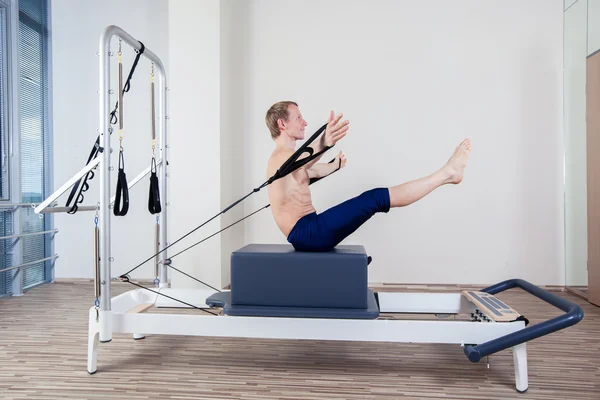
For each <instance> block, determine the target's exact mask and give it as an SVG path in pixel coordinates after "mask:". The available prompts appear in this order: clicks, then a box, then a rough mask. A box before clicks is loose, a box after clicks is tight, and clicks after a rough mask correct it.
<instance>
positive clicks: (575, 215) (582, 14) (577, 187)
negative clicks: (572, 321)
mask: <svg viewBox="0 0 600 400" xmlns="http://www.w3.org/2000/svg"><path fill="white" fill-rule="evenodd" d="M587 9H588V0H578V1H577V2H576V3H574V4H573V5H572V6H570V7H569V8H568V9H567V10H566V11H565V16H564V21H565V22H564V25H565V36H564V48H565V61H564V63H565V64H564V68H565V71H564V86H565V99H564V105H565V246H566V248H565V250H566V263H565V271H566V276H565V280H566V284H567V285H572V286H579V285H586V284H587V277H588V275H587V256H588V254H587V191H586V186H587V185H586V183H587V181H586V176H587V163H586V159H587V158H586V154H587V153H586V127H585V124H586V122H585V102H586V101H585V82H586V57H587V54H588V50H587V47H588V46H587V45H588V40H587V29H586V26H587Z"/></svg>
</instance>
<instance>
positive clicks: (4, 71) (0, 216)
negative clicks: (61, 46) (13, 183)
mask: <svg viewBox="0 0 600 400" xmlns="http://www.w3.org/2000/svg"><path fill="white" fill-rule="evenodd" d="M9 18H10V7H9V3H7V2H6V1H5V0H0V201H2V202H4V201H7V200H10V193H9V189H8V188H9V187H10V180H9V176H10V175H9V174H8V166H9V160H8V158H7V157H5V155H6V152H7V150H8V148H7V143H8V138H9V137H10V128H11V127H10V125H9V107H8V104H9V100H11V96H10V94H9V85H8V68H9V64H8V60H9V57H8V54H9V49H10V46H9V45H10V42H9ZM12 233H13V224H12V212H11V211H4V209H2V210H0V236H1V237H4V236H9V235H12ZM12 255H13V254H12V246H11V242H10V240H8V239H3V240H0V269H4V268H6V267H9V266H11V264H12ZM11 278H12V274H11V273H9V272H0V296H2V295H6V294H10V293H11V292H12V279H11Z"/></svg>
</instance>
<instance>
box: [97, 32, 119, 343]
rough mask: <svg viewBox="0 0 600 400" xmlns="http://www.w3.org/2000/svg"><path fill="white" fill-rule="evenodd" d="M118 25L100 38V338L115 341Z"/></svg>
mask: <svg viewBox="0 0 600 400" xmlns="http://www.w3.org/2000/svg"><path fill="white" fill-rule="evenodd" d="M115 30H116V29H115V27H111V26H109V27H108V28H106V29H105V31H104V32H103V34H102V36H101V37H100V51H99V53H98V55H99V72H100V76H99V83H100V86H99V93H100V102H99V109H98V112H99V119H100V150H101V153H100V158H101V161H100V164H99V165H98V168H99V169H100V210H99V218H100V221H99V222H100V240H99V242H100V246H99V247H100V253H99V254H100V341H101V342H109V341H111V340H112V327H111V322H112V315H111V304H110V302H111V294H110V281H111V272H110V270H111V268H110V261H109V258H110V254H111V252H110V209H109V205H110V170H109V168H110V153H111V151H110V150H111V149H110V131H109V129H111V128H110V120H109V118H110V116H109V108H110V105H109V101H110V93H109V90H110V54H109V52H110V41H111V38H112V36H113V35H114V33H115Z"/></svg>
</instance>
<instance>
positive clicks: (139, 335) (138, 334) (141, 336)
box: [133, 333, 146, 340]
mask: <svg viewBox="0 0 600 400" xmlns="http://www.w3.org/2000/svg"><path fill="white" fill-rule="evenodd" d="M145 337H146V336H144V335H143V334H142V333H134V334H133V340H141V339H144V338H145Z"/></svg>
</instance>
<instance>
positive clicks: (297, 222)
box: [265, 101, 471, 251]
mask: <svg viewBox="0 0 600 400" xmlns="http://www.w3.org/2000/svg"><path fill="white" fill-rule="evenodd" d="M341 118H342V114H339V115H337V116H334V113H333V111H332V112H331V114H330V116H329V119H328V121H327V128H326V130H325V132H324V133H323V134H322V135H321V137H320V138H319V139H317V140H316V141H315V142H314V143H313V144H312V145H311V146H310V147H312V148H313V149H314V153H317V152H319V151H321V150H323V149H324V148H325V147H326V146H328V147H331V146H333V145H334V144H336V143H337V142H338V141H339V140H340V139H342V138H343V137H344V136H346V133H347V132H348V129H349V126H350V125H349V122H348V121H343V122H340V120H341ZM265 122H266V124H267V127H268V128H269V130H270V132H271V137H272V139H273V140H274V142H275V150H273V153H272V154H271V158H270V159H269V162H268V166H267V178H269V177H271V176H273V174H275V172H276V171H277V170H278V169H279V167H280V166H281V165H282V164H283V163H284V162H285V161H286V160H287V159H288V158H289V157H290V156H291V155H292V154H293V153H294V152H295V148H296V141H297V140H302V139H304V129H305V128H306V125H307V123H306V121H305V120H304V118H302V114H301V113H300V109H299V108H298V105H297V104H296V103H295V102H291V101H282V102H278V103H275V104H274V105H273V106H271V108H270V109H269V110H268V111H267V115H266V117H265ZM470 152H471V141H470V140H469V139H465V140H464V141H463V142H462V143H460V144H459V145H458V147H457V148H456V150H455V151H454V154H453V155H452V156H451V157H450V159H449V160H448V161H447V162H446V164H445V165H444V166H443V167H442V168H440V169H439V170H438V171H436V172H434V173H433V174H431V175H429V176H427V177H424V178H421V179H417V180H414V181H411V182H407V183H403V184H400V185H397V186H393V187H390V188H375V189H371V190H368V191H366V192H364V193H362V194H360V195H359V196H357V197H354V198H352V199H349V200H346V201H345V202H343V203H341V204H338V205H337V206H335V207H332V208H330V209H329V210H327V211H324V212H323V213H320V214H319V213H317V211H316V210H315V208H314V207H313V205H312V200H311V195H310V189H309V182H310V179H311V178H320V177H324V176H327V175H329V174H331V173H333V172H334V171H336V170H337V169H341V168H344V166H345V165H346V157H345V156H344V154H343V153H342V152H341V151H340V152H338V154H337V155H336V157H335V160H334V162H332V163H319V162H318V161H319V159H320V157H317V158H315V159H314V160H312V161H310V162H309V163H307V164H305V165H304V166H302V167H300V168H298V169H297V170H295V171H294V172H292V173H290V174H288V175H286V176H284V177H283V178H280V179H277V180H275V181H274V182H272V183H271V184H270V185H269V186H268V194H269V200H270V205H271V212H272V213H273V217H274V218H275V222H276V223H277V226H278V227H279V229H280V230H281V232H282V233H283V234H284V235H285V236H286V238H287V240H288V242H289V243H291V244H292V245H293V246H294V248H295V249H296V250H297V251H330V250H332V249H333V248H334V247H335V246H336V245H338V244H339V243H340V242H341V241H342V240H344V239H345V238H346V237H348V236H349V235H350V234H351V233H353V232H354V231H355V230H356V229H358V228H359V227H360V226H361V225H362V224H363V223H365V222H366V221H367V220H368V219H369V218H371V217H372V216H373V215H374V214H375V213H377V212H384V213H387V212H388V211H389V210H390V208H394V207H404V206H407V205H409V204H412V203H414V202H415V201H417V200H419V199H421V198H423V197H425V196H426V195H427V194H429V193H431V192H432V191H433V190H434V189H436V188H438V187H440V186H442V185H446V184H458V183H460V182H461V181H462V179H463V171H464V169H465V166H466V165H467V159H468V157H469V153H470ZM301 158H303V157H300V159H301Z"/></svg>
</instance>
